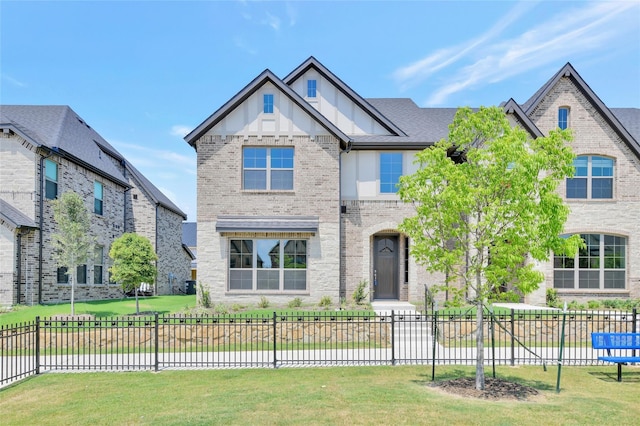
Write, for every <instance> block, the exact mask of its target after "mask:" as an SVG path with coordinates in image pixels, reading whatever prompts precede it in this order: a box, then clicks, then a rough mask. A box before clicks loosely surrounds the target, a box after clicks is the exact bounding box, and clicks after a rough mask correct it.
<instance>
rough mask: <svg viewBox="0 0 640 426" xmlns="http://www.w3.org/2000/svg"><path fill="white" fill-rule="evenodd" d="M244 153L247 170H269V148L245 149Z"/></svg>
mask: <svg viewBox="0 0 640 426" xmlns="http://www.w3.org/2000/svg"><path fill="white" fill-rule="evenodd" d="M242 152H243V161H244V163H243V164H244V168H245V169H266V168H267V148H244V150H243V151H242Z"/></svg>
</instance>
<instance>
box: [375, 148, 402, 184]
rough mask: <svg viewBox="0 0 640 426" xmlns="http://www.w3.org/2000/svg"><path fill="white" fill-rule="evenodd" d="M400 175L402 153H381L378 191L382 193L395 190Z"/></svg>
mask: <svg viewBox="0 0 640 426" xmlns="http://www.w3.org/2000/svg"><path fill="white" fill-rule="evenodd" d="M400 176H402V153H396V152H383V153H381V154H380V192H381V193H383V194H389V193H395V192H397V191H398V182H399V179H400Z"/></svg>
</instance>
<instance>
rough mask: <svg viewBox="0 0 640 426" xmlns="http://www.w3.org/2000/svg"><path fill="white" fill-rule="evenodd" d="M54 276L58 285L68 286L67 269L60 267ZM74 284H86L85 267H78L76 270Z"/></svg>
mask: <svg viewBox="0 0 640 426" xmlns="http://www.w3.org/2000/svg"><path fill="white" fill-rule="evenodd" d="M56 275H57V278H58V284H69V275H68V274H67V268H66V267H64V266H60V267H59V268H58V270H57V271H56ZM76 277H77V282H76V284H86V283H87V265H80V266H78V268H77V269H76Z"/></svg>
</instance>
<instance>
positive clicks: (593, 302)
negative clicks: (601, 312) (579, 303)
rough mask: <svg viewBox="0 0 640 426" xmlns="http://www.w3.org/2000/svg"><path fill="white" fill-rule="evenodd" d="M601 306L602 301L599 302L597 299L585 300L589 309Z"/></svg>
mask: <svg viewBox="0 0 640 426" xmlns="http://www.w3.org/2000/svg"><path fill="white" fill-rule="evenodd" d="M601 306H602V303H600V301H599V300H589V301H588V302H587V307H588V308H589V309H598V308H600V307H601Z"/></svg>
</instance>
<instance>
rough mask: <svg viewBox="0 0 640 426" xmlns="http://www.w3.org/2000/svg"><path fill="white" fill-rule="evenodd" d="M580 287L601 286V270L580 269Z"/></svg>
mask: <svg viewBox="0 0 640 426" xmlns="http://www.w3.org/2000/svg"><path fill="white" fill-rule="evenodd" d="M578 287H579V288H600V272H599V271H580V272H579V275H578Z"/></svg>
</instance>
